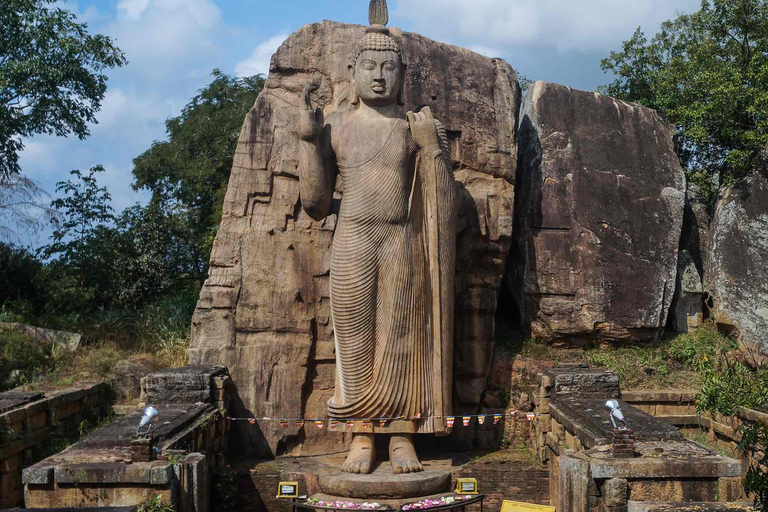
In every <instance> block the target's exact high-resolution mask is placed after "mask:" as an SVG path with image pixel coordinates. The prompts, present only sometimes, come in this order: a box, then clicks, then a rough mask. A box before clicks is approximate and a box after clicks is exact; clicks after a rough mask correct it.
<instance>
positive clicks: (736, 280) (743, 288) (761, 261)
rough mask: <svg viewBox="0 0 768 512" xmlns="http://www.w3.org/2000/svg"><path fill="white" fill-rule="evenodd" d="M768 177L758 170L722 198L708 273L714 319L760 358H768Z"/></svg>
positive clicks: (709, 305)
mask: <svg viewBox="0 0 768 512" xmlns="http://www.w3.org/2000/svg"><path fill="white" fill-rule="evenodd" d="M766 175H768V172H765V171H763V172H756V173H754V174H753V175H752V176H750V177H749V178H746V179H744V180H742V181H740V182H739V183H737V184H736V185H734V186H731V187H728V188H726V189H725V190H723V191H722V193H721V194H720V199H719V200H718V203H717V207H716V209H715V216H714V218H713V219H712V228H711V234H710V240H709V250H708V257H707V266H706V270H705V273H704V275H705V288H706V291H707V294H708V299H707V306H708V308H709V314H710V317H711V318H712V319H713V320H714V321H715V323H716V324H717V326H718V328H719V329H720V330H721V331H723V332H725V333H726V334H728V335H729V336H731V337H732V338H733V339H735V340H737V341H739V343H740V345H741V346H742V347H743V348H745V349H747V350H748V351H750V352H751V353H753V354H754V355H755V356H758V357H757V358H758V359H764V358H765V357H766V355H768V177H767V176H766Z"/></svg>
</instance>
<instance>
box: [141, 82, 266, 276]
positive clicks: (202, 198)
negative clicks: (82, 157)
mask: <svg viewBox="0 0 768 512" xmlns="http://www.w3.org/2000/svg"><path fill="white" fill-rule="evenodd" d="M212 75H213V77H214V79H213V81H212V82H211V83H210V84H209V85H208V86H206V87H205V88H204V89H202V90H201V91H199V93H198V95H197V96H195V97H194V98H192V100H191V101H190V102H189V104H187V106H186V107H184V109H183V110H182V112H181V115H180V116H178V117H174V118H172V119H169V120H168V121H166V132H167V134H168V140H167V141H163V142H155V143H153V144H152V147H151V148H150V149H149V150H147V151H146V152H145V153H143V154H142V155H140V156H139V157H138V158H136V159H135V160H134V161H133V163H134V169H133V175H134V177H135V183H134V187H135V188H137V189H139V188H146V189H148V190H150V191H151V192H152V197H153V201H155V202H157V203H165V204H171V205H172V208H173V210H174V211H177V212H179V213H180V214H183V217H184V219H185V221H186V223H187V229H188V231H189V233H190V236H191V237H192V240H194V242H195V247H196V251H197V254H196V258H198V259H201V260H203V261H206V262H207V260H208V255H209V252H210V245H211V242H212V239H213V236H214V235H215V232H216V229H217V228H218V224H219V222H220V220H221V209H222V204H223V202H224V194H225V192H226V189H227V184H228V183H229V174H230V172H231V170H232V161H233V157H234V154H235V148H236V146H237V139H238V135H239V133H240V128H241V127H242V124H243V119H244V118H245V115H246V114H247V113H248V111H249V110H250V109H251V107H252V106H253V104H254V102H255V101H256V98H257V97H258V95H259V93H260V92H261V90H262V89H263V87H264V78H263V77H261V76H253V77H248V78H233V77H231V76H228V75H226V74H224V73H222V72H221V71H219V70H217V69H216V70H214V71H213V73H212Z"/></svg>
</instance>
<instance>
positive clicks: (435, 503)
mask: <svg viewBox="0 0 768 512" xmlns="http://www.w3.org/2000/svg"><path fill="white" fill-rule="evenodd" d="M474 497H475V496H471V495H460V496H443V497H441V498H437V499H426V500H421V501H417V502H415V503H408V504H406V505H403V506H402V507H401V508H400V510H402V511H403V512H408V511H409V510H428V509H430V508H438V507H445V506H448V505H453V504H454V503H458V502H462V501H467V500H471V499H472V498H474Z"/></svg>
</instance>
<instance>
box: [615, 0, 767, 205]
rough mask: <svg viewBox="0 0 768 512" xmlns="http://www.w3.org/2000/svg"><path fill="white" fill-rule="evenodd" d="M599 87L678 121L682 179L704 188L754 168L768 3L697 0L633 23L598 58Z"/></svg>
mask: <svg viewBox="0 0 768 512" xmlns="http://www.w3.org/2000/svg"><path fill="white" fill-rule="evenodd" d="M602 68H603V70H605V71H606V72H607V71H612V72H613V73H614V74H615V75H616V76H617V78H616V80H615V81H614V82H612V83H610V84H609V85H607V86H605V87H603V88H601V92H605V93H607V94H609V95H611V96H614V97H616V98H620V99H623V100H627V101H634V102H637V103H640V104H642V105H645V106H648V107H651V108H654V109H656V110H658V111H659V112H661V113H662V114H663V115H664V116H665V117H666V118H667V119H668V120H669V121H670V122H672V123H674V124H675V125H676V126H677V132H678V135H679V137H678V142H677V144H678V148H677V149H678V155H679V156H680V160H681V163H682V164H683V166H684V167H685V168H686V170H687V172H688V175H689V178H690V179H692V180H693V181H694V182H697V183H698V184H700V185H704V186H705V189H706V190H708V191H709V192H710V193H711V192H713V190H714V189H715V188H716V186H717V185H721V184H725V183H728V182H730V181H731V180H733V179H734V178H738V177H740V176H743V175H745V174H747V173H749V172H752V171H753V170H755V169H758V168H759V167H760V159H761V156H760V153H761V150H763V148H764V147H765V146H766V144H768V1H767V0H703V1H702V4H701V9H700V10H699V11H698V12H696V13H694V14H690V15H681V16H679V17H678V18H677V19H675V20H673V21H667V22H665V23H664V24H663V25H662V26H661V31H660V32H659V33H658V34H656V35H655V36H654V37H653V38H652V39H650V40H649V39H648V38H647V37H646V36H645V34H644V33H643V32H642V31H641V30H640V29H639V28H638V29H637V31H636V32H635V34H634V35H633V36H632V38H631V39H630V40H628V41H626V42H624V46H623V48H622V50H621V51H618V52H612V53H611V54H610V56H609V57H608V58H606V59H604V60H603V61H602Z"/></svg>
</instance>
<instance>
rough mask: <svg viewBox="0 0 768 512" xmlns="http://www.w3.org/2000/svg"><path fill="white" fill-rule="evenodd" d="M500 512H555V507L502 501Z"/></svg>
mask: <svg viewBox="0 0 768 512" xmlns="http://www.w3.org/2000/svg"><path fill="white" fill-rule="evenodd" d="M501 512H555V507H550V506H549V505H536V504H535V503H521V502H519V501H507V500H504V501H503V502H502V504H501Z"/></svg>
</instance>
